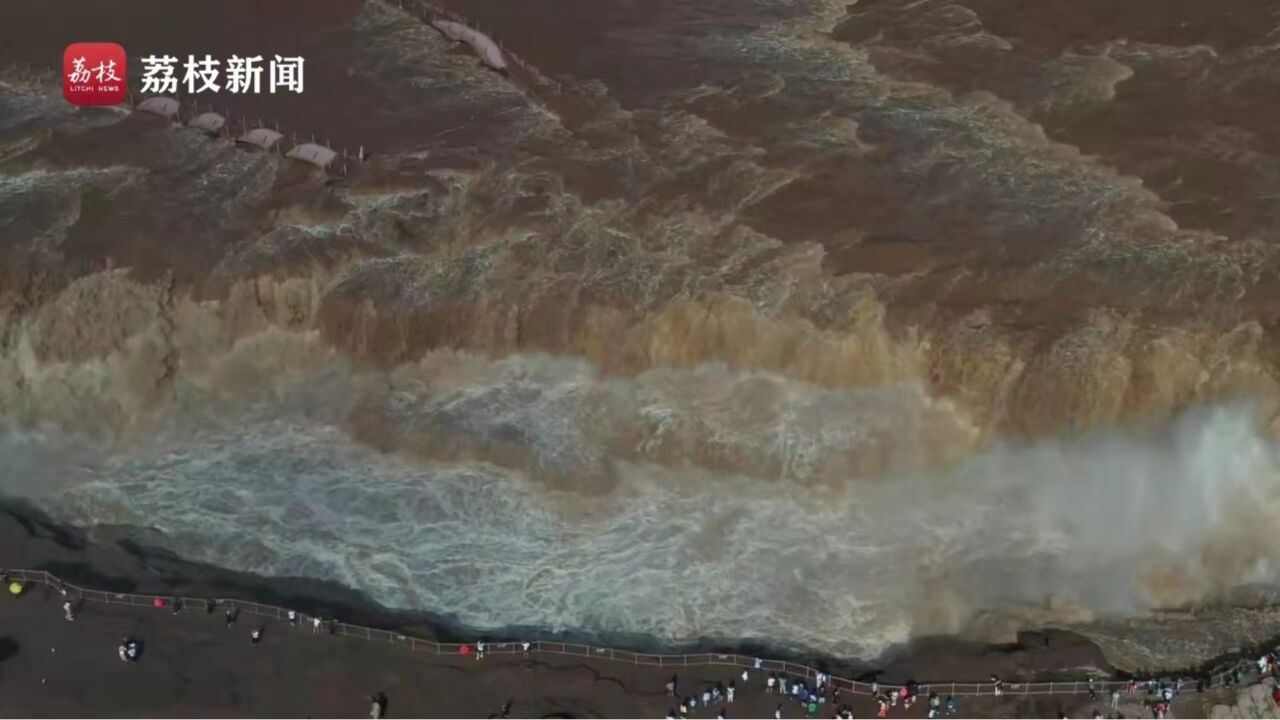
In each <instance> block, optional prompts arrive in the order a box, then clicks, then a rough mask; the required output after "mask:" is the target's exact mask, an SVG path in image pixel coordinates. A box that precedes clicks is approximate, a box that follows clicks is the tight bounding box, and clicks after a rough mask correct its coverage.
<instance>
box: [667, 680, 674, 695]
mask: <svg viewBox="0 0 1280 720" xmlns="http://www.w3.org/2000/svg"><path fill="white" fill-rule="evenodd" d="M667 695H669V696H671V697H675V695H676V676H675V675H672V676H671V679H670V680H668V681H667Z"/></svg>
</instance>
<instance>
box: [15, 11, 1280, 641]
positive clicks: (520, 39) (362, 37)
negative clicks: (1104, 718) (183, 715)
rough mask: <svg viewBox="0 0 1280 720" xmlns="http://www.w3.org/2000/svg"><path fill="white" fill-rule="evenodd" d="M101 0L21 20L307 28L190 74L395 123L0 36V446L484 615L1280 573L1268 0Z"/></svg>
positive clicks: (927, 597) (275, 561) (992, 601)
mask: <svg viewBox="0 0 1280 720" xmlns="http://www.w3.org/2000/svg"><path fill="white" fill-rule="evenodd" d="M81 5H83V4H82V3H80V4H77V3H74V2H64V1H62V0H58V1H57V2H54V1H53V0H40V1H38V2H37V1H36V0H10V3H9V4H7V5H6V7H5V10H3V11H0V12H2V13H3V14H6V15H8V16H9V19H10V20H12V22H5V23H0V25H3V29H0V64H3V61H6V60H15V61H22V62H25V63H35V64H40V63H45V64H47V63H48V62H49V61H50V60H51V59H54V58H60V56H61V52H62V47H63V46H64V45H65V44H66V43H68V42H71V41H76V40H83V39H112V40H116V41H119V42H121V43H122V44H124V45H125V46H126V48H127V49H128V51H129V53H130V56H131V58H133V57H140V56H142V55H146V54H151V53H169V54H174V55H183V56H185V54H187V53H196V54H203V53H205V52H210V53H213V54H215V55H221V56H226V55H229V54H231V53H232V52H238V53H258V54H264V55H269V54H272V53H277V52H278V53H281V54H286V55H288V54H301V55H303V56H305V57H306V58H307V63H308V64H307V76H306V82H307V88H306V91H305V92H304V93H303V94H302V95H289V96H283V95H274V96H265V95H264V96H260V97H230V96H225V95H222V96H218V97H217V98H213V97H210V98H206V100H211V101H212V102H213V103H214V104H215V105H219V106H221V105H222V104H225V105H227V106H229V108H230V114H231V115H232V116H239V115H248V116H249V117H255V116H262V117H264V118H267V119H269V122H279V123H280V124H281V125H282V126H284V127H285V129H286V130H288V131H295V132H298V133H299V134H302V135H304V136H306V135H310V134H312V133H315V134H317V135H318V136H321V137H327V138H330V139H331V141H332V143H333V144H334V145H335V146H338V147H344V146H345V147H348V148H349V149H350V150H351V151H352V152H354V151H355V149H356V148H357V147H358V146H361V145H363V146H364V147H365V149H366V150H368V151H370V152H371V153H372V155H371V157H370V159H369V160H368V161H367V162H366V163H364V164H363V165H362V166H360V167H359V168H358V169H357V170H356V171H355V172H353V173H352V175H351V176H350V177H348V178H345V179H333V178H330V179H328V180H326V179H325V178H324V177H321V176H320V175H319V174H318V173H313V172H309V171H307V170H306V169H304V168H303V167H300V166H299V164H296V163H292V162H290V161H287V160H284V159H283V158H281V157H279V156H276V155H272V154H267V153H255V152H250V151H247V150H245V149H243V148H236V147H233V146H232V145H230V144H229V143H227V142H225V141H218V140H213V139H210V138H207V137H205V136H203V135H201V134H200V133H198V132H196V131H194V130H190V129H184V128H176V127H169V126H167V125H166V124H165V123H163V122H160V121H159V120H158V119H154V118H152V119H148V118H145V117H138V116H133V117H129V116H127V114H126V113H124V112H120V111H116V110H81V111H75V110H74V109H73V108H72V107H71V106H69V105H67V104H66V103H65V102H64V101H63V100H62V98H61V96H60V89H59V88H58V87H57V85H56V84H50V83H48V82H45V81H41V80H39V79H38V78H33V77H32V76H31V75H30V74H29V73H27V72H25V71H22V70H19V69H16V68H11V69H8V70H3V71H0V420H3V422H4V431H3V434H0V464H2V465H3V467H2V468H0V491H3V492H4V493H6V494H11V495H20V496H24V497H32V498H35V499H36V500H37V501H38V502H39V503H40V504H41V505H42V506H43V507H45V508H46V509H48V510H49V511H50V512H52V513H53V514H54V515H56V516H58V517H61V518H64V519H66V520H68V521H73V522H78V523H83V524H87V525H95V524H130V525H138V526H143V527H150V528H156V529H158V530H160V531H161V532H162V535H160V536H159V537H162V538H163V540H162V542H164V543H166V544H167V545H169V546H170V547H171V548H172V549H174V550H177V551H179V552H181V553H183V554H185V555H188V556H191V557H194V558H198V559H201V560H207V561H210V562H214V563H217V564H221V565H226V566H230V567H235V568H237V569H245V570H251V571H257V572H262V573H270V574H286V575H307V576H314V577H319V578H325V579H333V580H337V581H340V582H342V583H345V584H348V585H350V586H353V587H356V588H359V589H361V590H364V591H367V592H368V593H369V594H370V595H371V596H372V597H374V598H375V599H376V600H378V601H380V602H383V603H385V604H388V605H391V606H395V607H405V608H415V609H425V610H430V611H433V612H438V613H443V614H446V615H449V616H452V617H454V618H456V619H458V620H460V621H462V622H465V623H469V624H472V625H476V626H481V627H501V626H508V625H521V626H538V627H546V628H553V629H557V630H563V629H572V630H581V631H587V632H591V633H596V634H606V635H607V634H610V633H623V632H629V633H640V634H643V635H648V636H652V637H655V638H657V639H659V640H662V641H671V642H678V641H685V640H693V639H697V638H705V637H713V638H755V639H763V640H767V641H769V642H771V643H774V644H778V645H785V646H793V647H797V648H807V649H818V650H824V651H829V652H834V653H842V654H860V655H871V654H875V653H878V652H880V651H882V650H884V649H885V648H887V647H889V646H890V645H892V644H893V643H896V642H900V641H903V640H906V639H908V638H910V637H913V636H915V635H919V634H925V633H953V632H965V631H967V630H970V629H972V627H973V626H974V624H975V619H976V618H989V617H990V616H991V615H992V614H996V615H1001V616H1007V617H1009V618H1013V619H1014V621H1015V622H1023V623H1030V624H1035V623H1056V622H1076V621H1083V620H1088V619H1089V618H1092V617H1097V616H1099V615H1114V614H1133V613H1142V612H1144V611H1147V610H1150V609H1152V608H1160V607H1169V606H1183V605H1187V604H1194V603H1197V602H1203V601H1209V600H1212V599H1214V598H1215V597H1217V596H1218V595H1219V594H1221V593H1223V592H1224V591H1226V590H1229V589H1231V588H1233V587H1235V586H1238V585H1242V584H1252V583H1271V582H1274V581H1276V580H1277V579H1278V577H1277V576H1278V575H1280V567H1277V566H1276V565H1275V561H1274V559H1273V553H1271V552H1270V551H1269V544H1268V540H1269V539H1270V538H1274V537H1275V535H1276V532H1277V531H1278V530H1280V505H1278V504H1277V503H1278V502H1280V501H1278V500H1277V498H1280V493H1277V490H1280V463H1278V462H1277V461H1278V456H1277V449H1278V448H1277V440H1276V438H1277V436H1280V423H1278V422H1277V412H1278V411H1280V385H1277V369H1280V358H1278V356H1277V352H1276V335H1275V333H1276V325H1277V320H1278V319H1280V303H1278V302H1277V301H1276V298H1277V297H1280V294H1277V290H1278V289H1280V288H1277V277H1278V276H1277V271H1278V270H1280V245H1277V242H1276V241H1277V231H1278V229H1280V173H1277V168H1280V158H1278V157H1277V156H1278V155H1280V129H1278V126H1276V125H1275V123H1274V122H1273V118H1274V117H1275V115H1274V114H1273V113H1269V112H1268V109H1271V110H1274V109H1275V103H1274V101H1273V100H1271V99H1269V98H1276V97H1280V93H1277V91H1278V90H1280V30H1277V28H1278V27H1280V18H1278V17H1277V16H1276V12H1275V10H1274V9H1273V8H1270V7H1268V5H1267V4H1266V3H1261V2H1258V3H1250V2H1244V1H1243V0H1242V1H1241V2H1238V3H1234V4H1232V5H1231V8H1230V9H1229V10H1223V11H1221V12H1218V11H1212V10H1211V9H1210V8H1209V5H1207V4H1204V3H1192V2H1182V1H1181V0H1178V1H1170V0H1161V1H1159V2H1154V1H1153V2H1133V1H1129V2H1119V1H1118V0H1115V1H1104V0H1091V1H1090V2H1085V3H1078V2H1077V3H1071V4H1067V3H1055V2H1047V3H1034V4H1033V3H1020V2H1014V1H1013V0H965V1H964V2H952V1H950V0H916V1H913V2H906V1H905V0H874V1H872V0H861V1H860V2H857V3H854V4H850V5H846V4H844V3H833V2H819V1H816V0H789V1H786V2H777V1H774V2H756V1H755V0H655V1H654V2H647V3H633V2H628V1H627V0H594V1H592V2H586V1H585V0H584V1H581V2H579V1H577V0H574V1H573V2H568V3H563V2H561V3H554V4H553V3H550V2H541V1H540V2H523V3H513V2H508V1H507V0H472V1H471V2H467V3H458V4H455V5H451V6H450V8H451V9H452V10H454V11H457V12H460V13H463V14H465V15H467V16H468V17H470V18H472V19H473V20H474V21H476V22H478V23H480V24H481V25H482V26H483V27H485V28H486V30H488V31H489V32H491V33H492V34H493V35H494V36H495V37H497V38H499V39H501V40H502V41H503V43H504V46H505V47H506V48H507V49H508V50H510V51H514V52H516V53H518V54H519V55H520V57H522V58H523V59H524V60H525V61H527V62H528V63H529V68H528V69H527V70H526V69H517V70H516V71H514V72H513V73H512V74H511V75H510V76H503V75H499V74H497V73H494V72H492V71H489V70H487V69H485V68H484V67H483V66H481V65H480V64H479V63H478V62H477V60H476V58H475V57H474V56H472V55H471V54H469V53H467V52H463V51H460V49H459V48H456V47H451V46H450V44H449V43H448V41H447V40H446V39H445V38H444V37H442V36H441V35H440V34H438V33H436V32H435V31H434V30H432V29H430V28H429V27H427V26H425V25H424V24H423V23H422V22H421V20H420V19H418V18H416V17H414V16H413V15H412V14H409V13H405V12H403V11H401V10H400V9H398V8H397V7H396V6H395V4H394V3H386V2H382V0H370V1H368V2H355V1H353V0H323V1H319V2H306V3H304V2H301V1H300V0H296V1H295V0H289V1H285V0H280V1H279V2H273V3H270V4H267V3H257V4H253V3H243V4H237V5H235V6H234V8H232V6H231V4H228V3H222V2H214V1H213V0H201V1H199V2H196V1H195V0H193V1H192V2H190V3H184V4H183V7H182V11H181V12H177V11H175V10H174V9H173V8H171V7H169V6H168V5H165V4H161V3H137V2H129V3H124V2H120V3H110V2H107V3H98V4H96V5H94V7H92V8H85V7H80V6H81ZM55 18H56V19H57V22H54V21H53V19H55ZM19 28H21V30H19ZM90 36H92V37H90ZM197 99H200V98H197Z"/></svg>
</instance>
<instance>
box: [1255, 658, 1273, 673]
mask: <svg viewBox="0 0 1280 720" xmlns="http://www.w3.org/2000/svg"><path fill="white" fill-rule="evenodd" d="M1270 666H1271V659H1270V658H1268V657H1267V656H1266V655H1263V656H1262V657H1259V658H1258V674H1259V675H1266V674H1267V669H1268V668H1269V667H1270Z"/></svg>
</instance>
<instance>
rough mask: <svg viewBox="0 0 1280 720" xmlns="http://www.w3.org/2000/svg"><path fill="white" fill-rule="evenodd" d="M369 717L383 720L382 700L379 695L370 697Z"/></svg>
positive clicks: (374, 719)
mask: <svg viewBox="0 0 1280 720" xmlns="http://www.w3.org/2000/svg"><path fill="white" fill-rule="evenodd" d="M369 703H370V708H369V717H370V718H372V719H373V720H381V718H382V698H380V697H378V696H377V695H370V696H369Z"/></svg>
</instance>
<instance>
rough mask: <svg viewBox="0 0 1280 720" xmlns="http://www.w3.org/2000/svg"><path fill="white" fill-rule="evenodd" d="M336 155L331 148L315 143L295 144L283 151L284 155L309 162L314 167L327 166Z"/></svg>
mask: <svg viewBox="0 0 1280 720" xmlns="http://www.w3.org/2000/svg"><path fill="white" fill-rule="evenodd" d="M337 156H338V153H336V152H334V151H333V150H332V149H331V148H327V147H325V146H323V145H317V144H315V143H302V144H301V145H297V146H295V147H294V148H293V149H291V150H290V151H289V152H287V153H285V157H291V158H294V159H296V160H302V161H305V162H309V163H311V164H312V165H315V166H316V167H322V168H325V167H329V163H331V162H333V159H334V158H335V157H337Z"/></svg>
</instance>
